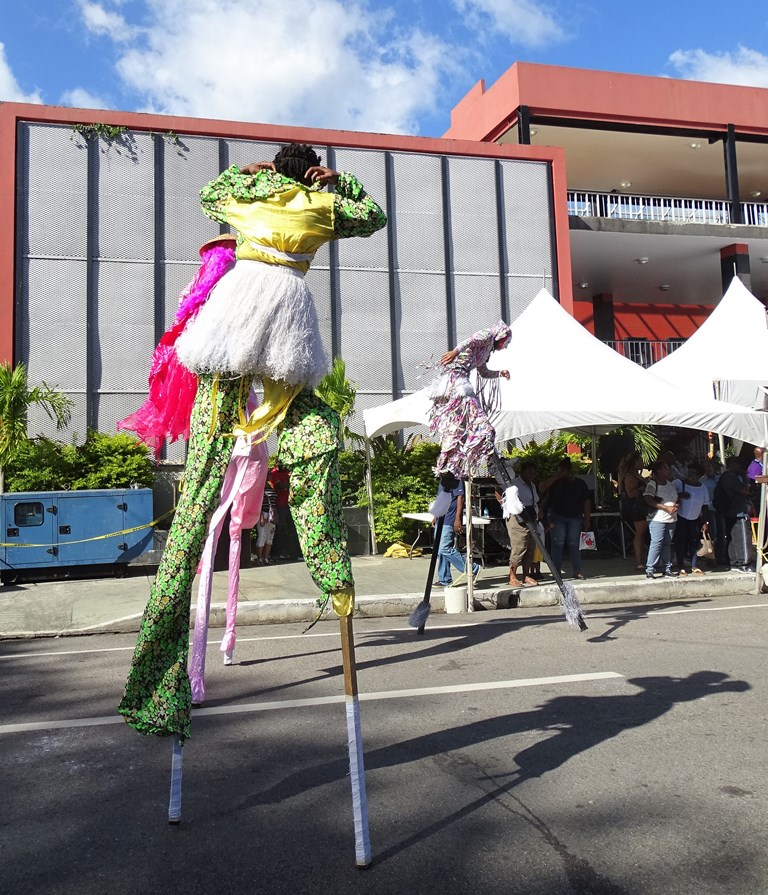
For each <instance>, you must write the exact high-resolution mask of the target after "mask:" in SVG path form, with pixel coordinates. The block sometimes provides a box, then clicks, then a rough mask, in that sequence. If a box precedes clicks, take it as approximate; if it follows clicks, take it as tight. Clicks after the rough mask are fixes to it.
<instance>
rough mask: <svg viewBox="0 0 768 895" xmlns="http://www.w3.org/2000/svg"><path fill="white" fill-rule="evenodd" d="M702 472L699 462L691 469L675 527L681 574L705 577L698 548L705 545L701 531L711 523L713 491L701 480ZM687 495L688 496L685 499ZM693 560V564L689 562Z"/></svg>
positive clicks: (689, 468) (689, 469)
mask: <svg viewBox="0 0 768 895" xmlns="http://www.w3.org/2000/svg"><path fill="white" fill-rule="evenodd" d="M701 474H702V470H701V467H700V466H699V465H698V463H691V464H690V465H689V466H688V477H687V479H686V480H685V483H684V485H683V487H684V488H685V490H684V491H682V492H681V493H680V507H679V509H678V511H677V524H676V526H675V552H676V554H677V568H678V570H679V572H680V574H681V575H703V574H704V570H703V569H702V568H700V567H699V565H698V560H699V556H698V552H697V551H698V549H699V546H700V542H701V528H702V525H704V524H705V523H706V520H707V510H708V504H709V492H708V491H707V488H706V486H705V485H702V484H701V482H700V481H699V480H700V478H701ZM683 494H685V497H683ZM689 558H690V562H686V560H687V559H689Z"/></svg>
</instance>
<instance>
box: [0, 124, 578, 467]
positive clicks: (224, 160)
mask: <svg viewBox="0 0 768 895" xmlns="http://www.w3.org/2000/svg"><path fill="white" fill-rule="evenodd" d="M26 108H29V107H26ZM38 111H39V110H38ZM57 111H58V112H63V111H64V110H57ZM66 111H68V112H70V113H71V112H72V110H66ZM81 114H86V113H81ZM101 114H106V113H101ZM39 117H42V118H43V119H44V117H45V116H39ZM112 117H113V118H114V117H115V116H114V115H113V116H112ZM138 117H140V118H141V119H146V118H147V116H123V118H124V119H132V118H133V119H135V118H138ZM74 120H75V121H76V120H77V119H76V118H75V119H74ZM143 123H144V121H142V124H143ZM163 123H166V124H167V121H166V122H163ZM187 124H189V122H188V121H187ZM201 129H202V128H201ZM246 130H247V129H246ZM262 130H263V129H262ZM273 130H275V131H282V132H281V133H279V134H276V136H275V138H274V139H272V140H266V139H254V138H252V137H249V138H248V139H243V138H239V137H235V136H231V135H225V134H219V135H216V134H207V135H205V134H198V135H195V134H189V133H186V132H185V131H184V129H183V128H181V127H179V128H178V131H177V132H178V133H180V134H181V136H179V137H178V138H177V137H175V135H174V134H170V133H168V132H161V131H160V128H158V130H157V131H155V132H151V131H149V130H146V129H139V128H135V127H130V126H128V127H127V128H126V129H125V130H124V131H123V132H122V133H120V134H119V136H117V137H115V138H114V139H105V138H103V137H99V136H98V134H93V133H91V135H90V136H88V135H87V134H83V133H82V132H81V131H78V130H77V129H74V128H73V127H72V124H71V123H69V122H66V121H46V120H24V118H23V116H17V120H16V121H15V188H14V199H15V227H14V230H15V239H14V270H15V276H14V295H13V302H14V326H13V333H14V335H13V338H14V350H13V353H14V358H15V360H16V361H23V362H24V363H26V364H27V365H28V367H29V372H30V379H31V381H32V382H38V381H41V380H45V381H46V382H48V383H49V384H52V385H56V386H57V387H59V388H60V389H61V390H62V391H63V392H64V393H66V394H67V395H69V396H70V397H71V398H72V400H73V401H74V402H75V410H74V413H73V417H72V422H71V425H70V431H69V433H67V434H65V435H64V436H63V437H65V438H66V437H72V436H74V437H77V438H78V439H80V438H82V436H83V435H84V433H85V431H86V428H96V429H100V430H102V431H107V432H108V431H114V429H115V424H116V422H117V421H118V420H119V419H121V418H123V417H125V416H126V415H128V414H129V413H131V412H132V411H134V410H135V409H136V408H137V407H138V406H139V404H141V402H142V401H143V400H144V397H145V396H146V388H147V372H148V369H149V364H150V358H151V355H152V351H153V348H154V346H155V344H156V343H157V341H158V339H159V338H160V336H161V335H162V333H163V332H164V331H165V329H166V328H167V327H168V326H169V325H170V323H171V322H172V320H173V317H174V314H175V312H176V309H177V307H178V300H179V293H180V292H181V290H182V289H183V287H184V286H185V285H186V284H187V283H188V282H189V280H190V279H191V278H192V276H193V274H194V272H195V271H196V269H197V266H198V249H199V247H200V245H202V243H204V242H205V241H206V240H208V239H210V238H211V237H212V236H215V235H216V234H217V233H218V232H219V227H218V225H216V224H215V223H214V222H212V221H210V220H209V219H208V218H206V217H205V216H204V215H203V214H202V212H201V210H200V206H199V198H198V196H199V190H200V188H201V186H203V185H204V184H206V183H207V182H209V181H210V180H212V179H213V178H214V177H215V176H216V175H217V174H218V173H219V172H220V171H221V170H223V169H224V168H225V167H227V166H228V165H230V164H238V165H242V164H246V163H248V162H252V161H258V160H261V159H271V158H272V157H273V156H274V154H275V152H276V150H277V148H278V146H279V145H280V144H281V143H282V142H285V141H286V137H287V136H288V135H286V134H285V133H283V132H284V131H286V130H288V129H285V128H283V129H277V128H275V129H273ZM6 133H7V128H6ZM290 136H291V137H292V139H293V140H304V141H306V142H312V143H313V145H314V146H315V147H316V148H317V149H318V151H319V152H320V154H321V156H322V158H323V163H324V164H327V165H329V166H330V167H333V168H336V169H337V170H348V171H352V172H354V173H355V174H356V175H357V176H358V177H359V178H360V180H361V181H362V183H363V184H364V186H365V188H366V190H367V191H368V192H369V193H370V194H371V195H372V196H373V197H374V198H376V200H377V201H378V202H379V203H380V204H381V205H382V206H383V207H384V208H385V209H386V211H387V214H388V217H389V226H388V227H387V228H386V229H385V230H382V231H380V232H378V233H376V234H375V235H374V236H372V237H370V238H368V239H351V240H342V241H339V242H335V243H331V244H330V245H328V246H325V247H324V248H323V249H322V250H321V251H320V252H319V253H318V255H317V257H316V259H315V262H314V264H313V266H312V269H311V271H310V273H309V274H308V276H307V281H308V284H309V285H310V287H311V289H312V291H313V293H314V296H315V299H316V304H317V310H318V316H319V318H320V323H321V331H322V336H323V340H324V342H325V346H326V349H327V350H328V352H329V354H333V355H341V356H342V357H343V358H344V360H345V362H346V366H347V375H348V377H349V378H350V379H352V380H354V381H355V382H356V383H357V385H358V401H357V414H356V415H357V419H353V420H352V421H351V428H352V429H353V430H354V429H356V430H357V431H361V430H362V417H361V411H362V410H363V409H364V408H366V407H370V406H375V405H377V404H381V403H384V402H386V401H389V400H391V399H393V398H398V397H400V396H402V395H403V394H406V393H408V392H410V391H413V390H415V389H417V388H420V387H421V386H422V385H423V384H424V383H425V378H423V377H424V368H423V366H420V365H422V364H423V363H424V362H425V361H429V360H430V358H431V357H434V356H439V355H440V354H441V353H442V352H443V351H444V350H446V348H448V347H451V346H452V345H453V344H455V343H456V341H458V340H460V339H462V338H464V337H466V336H467V335H469V334H470V333H471V332H473V331H474V330H476V329H478V328H480V327H482V326H486V325H489V324H491V323H493V322H495V321H496V320H498V319H499V318H500V317H501V318H504V319H505V320H508V321H511V320H513V319H514V318H515V317H517V316H518V314H519V313H520V312H521V311H522V310H523V309H524V308H525V307H526V306H527V304H528V302H529V301H530V300H531V299H532V298H533V296H534V295H535V294H536V293H537V292H538V290H539V289H540V288H541V287H542V286H544V287H546V288H548V289H550V290H551V291H554V293H555V294H557V288H558V282H557V260H556V259H557V252H556V245H555V232H556V230H555V226H554V220H553V208H554V192H553V177H552V163H551V159H547V158H531V159H526V158H508V157H504V156H505V154H506V155H509V150H505V149H503V148H500V147H493V146H491V147H488V146H485V145H483V146H481V145H478V146H477V149H476V150H475V154H466V153H464V154H462V153H461V152H456V148H457V147H456V145H455V144H448V141H440V140H419V139H418V138H397V137H392V138H391V146H386V145H381V144H382V142H386V138H382V137H377V138H376V139H375V140H374V139H373V138H372V139H371V140H370V142H371V143H377V144H378V145H371V146H365V145H344V141H343V140H338V139H337V140H334V139H332V138H333V137H335V136H339V135H338V134H337V133H336V132H318V131H314V132H311V133H307V132H303V131H298V130H295V129H294V130H293V131H292V133H291V134H290ZM343 136H344V138H346V139H348V138H350V137H354V138H355V141H354V142H356V143H358V144H364V143H365V138H366V136H367V135H350V134H344V135H343ZM368 136H370V135H368ZM323 137H325V138H326V139H322V138H323ZM444 143H445V144H446V147H445V148H446V149H450V150H451V151H450V152H448V151H446V152H441V151H439V150H440V149H442V148H443V146H442V144H444ZM515 151H517V152H518V153H520V152H521V150H520V149H519V148H515ZM524 151H525V150H522V152H523V153H524ZM489 153H490V154H489ZM539 154H541V151H539ZM566 226H567V224H566ZM1 301H2V284H1V283H0V302H1ZM0 307H1V305H0ZM544 335H545V334H542V336H543V337H544ZM420 377H422V378H420ZM30 430H31V431H33V432H44V433H45V434H53V431H52V424H51V423H50V422H49V421H48V420H47V418H46V417H44V416H40V417H35V418H33V419H32V420H30ZM59 437H62V436H59ZM182 458H183V445H175V446H172V447H170V448H169V449H168V452H167V459H168V460H170V461H171V462H180V461H181V460H182Z"/></svg>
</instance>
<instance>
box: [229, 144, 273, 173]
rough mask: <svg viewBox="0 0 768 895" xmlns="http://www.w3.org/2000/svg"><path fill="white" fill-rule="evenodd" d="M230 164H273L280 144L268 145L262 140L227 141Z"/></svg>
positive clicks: (241, 165)
mask: <svg viewBox="0 0 768 895" xmlns="http://www.w3.org/2000/svg"><path fill="white" fill-rule="evenodd" d="M227 148H228V150H229V164H230V165H238V166H239V167H241V168H242V167H243V166H244V165H250V164H251V162H271V161H272V159H273V158H274V157H275V156H276V155H277V151H278V149H280V144H279V143H266V142H261V141H260V140H227Z"/></svg>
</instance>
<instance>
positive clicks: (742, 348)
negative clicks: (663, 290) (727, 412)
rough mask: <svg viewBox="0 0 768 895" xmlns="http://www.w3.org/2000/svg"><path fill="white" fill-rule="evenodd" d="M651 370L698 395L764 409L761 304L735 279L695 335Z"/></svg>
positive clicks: (766, 361)
mask: <svg viewBox="0 0 768 895" xmlns="http://www.w3.org/2000/svg"><path fill="white" fill-rule="evenodd" d="M650 369H651V372H652V373H654V374H655V375H656V376H659V377H660V378H661V379H664V380H666V381H667V382H673V383H674V384H675V385H677V386H679V387H680V388H685V389H687V390H689V391H693V392H697V393H699V394H701V395H702V396H703V397H712V396H713V395H715V396H717V397H720V398H722V399H723V400H725V401H730V402H731V403H734V404H742V405H744V406H746V407H755V408H758V409H761V410H762V409H763V408H764V407H765V401H764V399H765V392H764V391H763V387H765V386H766V385H768V318H766V310H765V306H764V305H763V303H762V302H761V301H758V299H756V298H755V296H754V295H752V293H751V292H750V291H749V290H748V289H747V287H746V286H745V285H744V284H743V283H742V282H741V280H740V279H739V278H738V277H734V278H733V280H732V281H731V285H730V286H729V287H728V289H727V291H726V293H725V295H724V296H723V297H722V299H721V301H720V303H719V304H718V305H717V307H716V308H715V309H714V311H712V313H711V314H710V315H709V317H708V318H707V319H706V320H705V321H704V323H702V325H701V326H700V327H699V328H698V329H697V330H696V332H695V333H694V334H693V335H692V336H691V337H690V339H688V341H687V342H685V343H684V344H683V345H681V346H680V347H679V348H678V349H677V350H676V351H673V352H672V353H671V354H669V355H667V357H665V358H663V359H662V360H660V361H658V362H657V363H655V364H654V365H653V366H652V367H651V368H650Z"/></svg>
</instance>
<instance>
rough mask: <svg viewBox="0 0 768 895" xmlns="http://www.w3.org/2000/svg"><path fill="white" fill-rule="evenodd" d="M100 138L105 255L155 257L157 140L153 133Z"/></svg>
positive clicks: (100, 247)
mask: <svg viewBox="0 0 768 895" xmlns="http://www.w3.org/2000/svg"><path fill="white" fill-rule="evenodd" d="M123 142H124V143H125V145H126V146H127V148H124V145H123V143H120V142H117V141H115V142H112V143H106V144H105V142H104V141H103V140H100V141H99V143H98V146H99V153H98V155H97V156H96V158H97V171H98V175H97V176H98V197H97V205H98V223H97V231H96V251H97V253H98V255H99V256H100V257H101V258H136V259H140V260H145V261H149V260H152V259H153V258H154V230H153V226H154V180H155V172H154V144H153V140H152V137H151V136H150V135H149V134H143V133H136V134H133V135H132V137H131V140H130V141H123Z"/></svg>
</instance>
